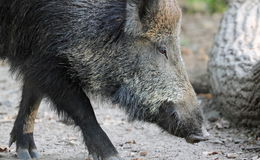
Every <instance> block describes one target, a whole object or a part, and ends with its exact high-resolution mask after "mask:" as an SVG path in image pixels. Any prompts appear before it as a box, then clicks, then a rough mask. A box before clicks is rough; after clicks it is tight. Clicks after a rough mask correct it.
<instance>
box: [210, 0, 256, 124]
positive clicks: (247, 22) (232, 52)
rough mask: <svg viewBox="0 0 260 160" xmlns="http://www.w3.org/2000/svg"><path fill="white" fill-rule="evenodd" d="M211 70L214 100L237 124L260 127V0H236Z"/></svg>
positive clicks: (221, 32)
mask: <svg viewBox="0 0 260 160" xmlns="http://www.w3.org/2000/svg"><path fill="white" fill-rule="evenodd" d="M209 56H210V60H209V64H208V70H209V75H210V83H211V86H212V93H213V95H214V102H215V104H216V106H217V108H218V109H219V110H220V111H222V113H223V115H225V116H226V117H227V118H228V119H230V120H232V121H233V122H235V124H243V125H248V126H260V0H234V1H233V2H232V3H230V8H229V10H228V11H227V12H226V13H225V15H224V18H223V20H222V22H221V25H220V28H219V32H218V34H217V36H216V38H215V43H214V47H213V49H212V52H211V53H210V55H209Z"/></svg>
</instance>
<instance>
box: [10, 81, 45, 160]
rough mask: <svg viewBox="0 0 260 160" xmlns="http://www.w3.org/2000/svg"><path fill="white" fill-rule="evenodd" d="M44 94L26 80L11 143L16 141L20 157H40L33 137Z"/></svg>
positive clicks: (24, 159) (23, 158)
mask: <svg viewBox="0 0 260 160" xmlns="http://www.w3.org/2000/svg"><path fill="white" fill-rule="evenodd" d="M41 100H42V94H41V93H40V92H39V90H38V89H37V88H36V87H33V85H32V84H30V83H28V81H25V83H24V85H23V92H22V100H21V102H20V106H19V112H18V116H17V118H16V120H15V123H14V127H13V130H12V132H11V138H10V142H9V145H10V146H11V145H12V143H13V142H16V151H17V156H18V158H19V159H22V160H27V159H31V158H36V159H37V158H39V154H38V152H37V150H36V145H35V143H34V138H33V130H34V121H35V118H36V115H37V112H38V108H39V105H40V102H41Z"/></svg>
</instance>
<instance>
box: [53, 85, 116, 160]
mask: <svg viewBox="0 0 260 160" xmlns="http://www.w3.org/2000/svg"><path fill="white" fill-rule="evenodd" d="M49 97H50V98H51V100H52V101H53V103H54V104H55V105H56V107H57V109H58V111H63V112H65V113H67V115H68V116H69V117H70V118H72V119H73V120H74V122H75V124H76V125H77V126H79V127H80V129H81V130H82V133H83V136H84V140H85V143H86V145H87V148H88V151H89V155H90V158H91V159H92V160H121V158H120V157H119V156H118V152H117V151H116V149H115V147H114V146H113V144H112V143H111V141H110V140H109V138H108V136H107V135H106V133H105V132H104V131H103V130H102V128H101V127H100V125H99V124H98V122H97V119H96V117H95V114H94V111H93V108H92V106H91V103H90V100H89V98H88V97H87V96H86V94H85V93H84V92H83V91H82V90H81V89H75V90H74V89H72V90H66V91H65V92H63V95H62V96H61V97H57V96H55V95H51V93H50V94H49Z"/></svg>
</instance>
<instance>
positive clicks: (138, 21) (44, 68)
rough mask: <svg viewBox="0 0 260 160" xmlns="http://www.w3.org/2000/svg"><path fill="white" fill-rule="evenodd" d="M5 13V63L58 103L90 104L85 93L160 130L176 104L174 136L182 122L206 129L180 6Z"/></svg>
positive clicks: (3, 6) (57, 7)
mask: <svg viewBox="0 0 260 160" xmlns="http://www.w3.org/2000/svg"><path fill="white" fill-rule="evenodd" d="M0 13H1V14H0V58H6V59H7V60H8V61H9V63H10V65H11V71H16V72H18V73H19V75H21V77H22V78H23V80H24V81H30V82H32V83H33V84H34V85H35V86H37V88H38V89H39V90H40V91H41V92H42V93H43V94H44V95H45V96H47V97H49V98H50V99H51V100H52V101H59V102H64V97H65V96H64V95H70V96H73V94H75V93H76V94H77V95H80V96H81V97H82V99H83V98H84V95H83V94H82V91H83V90H85V91H86V92H89V93H91V94H94V95H101V96H102V97H105V98H108V99H110V100H112V101H113V102H114V103H118V104H120V106H121V108H123V109H124V110H125V111H126V112H127V114H128V115H129V119H130V120H135V119H137V120H144V121H149V122H154V123H157V124H159V125H160V124H161V123H159V121H157V120H159V119H160V116H161V115H160V108H161V106H162V104H164V103H165V102H172V103H170V104H171V105H172V106H170V107H172V108H175V110H176V112H174V113H178V116H175V117H176V118H178V121H171V118H168V119H167V121H165V123H167V125H171V126H170V128H171V127H173V125H177V124H176V123H175V122H179V121H182V124H183V125H182V126H181V127H182V128H185V127H183V126H184V125H187V124H190V123H192V124H194V125H192V126H191V125H187V126H189V127H191V128H190V130H196V129H197V128H200V127H201V120H200V119H198V114H200V113H199V112H196V111H197V108H198V103H197V100H196V95H195V93H194V91H193V89H192V87H191V85H190V83H189V80H188V77H187V73H186V71H185V67H184V64H183V61H182V58H181V54H180V44H179V32H180V18H181V11H180V8H179V7H178V5H177V2H176V0H140V1H137V0H1V2H0ZM161 46H167V47H166V48H167V54H168V56H167V57H165V55H163V54H161V53H160V52H159V51H158V48H160V47H161ZM68 93H70V94H68ZM56 108H57V110H58V112H63V111H64V107H63V106H59V105H57V106H56ZM67 110H70V111H71V110H74V111H77V113H78V114H82V112H81V111H82V110H80V109H79V108H77V107H75V108H67ZM75 113H76V112H75ZM165 114H166V113H165ZM167 114H171V113H167ZM64 115H68V116H70V113H67V114H64ZM80 117H84V115H81V116H80ZM170 117H171V116H170ZM161 125H162V124H161ZM177 126H178V125H177ZM165 129H167V128H165ZM168 129H169V127H168ZM180 130H181V129H178V131H179V132H181V131H180ZM168 131H169V132H172V131H171V130H168ZM185 133H186V132H185ZM172 134H174V133H172ZM176 135H179V134H177V133H176ZM182 136H186V135H182Z"/></svg>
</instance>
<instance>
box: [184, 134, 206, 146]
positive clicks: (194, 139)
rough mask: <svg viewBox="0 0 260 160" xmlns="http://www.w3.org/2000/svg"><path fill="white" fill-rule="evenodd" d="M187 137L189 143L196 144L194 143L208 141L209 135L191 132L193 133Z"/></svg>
mask: <svg viewBox="0 0 260 160" xmlns="http://www.w3.org/2000/svg"><path fill="white" fill-rule="evenodd" d="M185 139H186V141H187V142H188V143H191V144H194V143H199V142H201V141H207V140H208V137H205V136H202V135H196V134H191V135H189V136H187V137H186V138H185Z"/></svg>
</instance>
